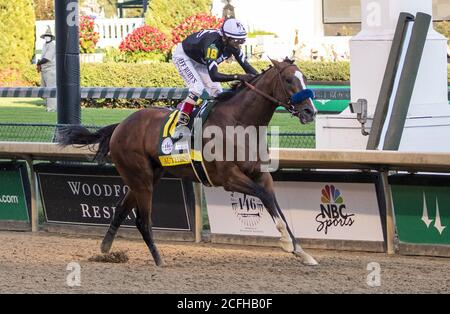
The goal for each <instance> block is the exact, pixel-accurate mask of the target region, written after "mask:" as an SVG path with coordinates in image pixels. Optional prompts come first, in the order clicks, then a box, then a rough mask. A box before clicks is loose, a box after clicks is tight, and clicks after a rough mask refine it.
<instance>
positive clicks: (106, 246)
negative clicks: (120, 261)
mask: <svg viewBox="0 0 450 314" xmlns="http://www.w3.org/2000/svg"><path fill="white" fill-rule="evenodd" d="M111 246H112V242H111V241H105V240H103V241H102V244H101V246H100V250H101V251H102V253H103V254H107V253H109V251H110V250H111Z"/></svg>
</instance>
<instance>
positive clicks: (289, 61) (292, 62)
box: [283, 57, 294, 64]
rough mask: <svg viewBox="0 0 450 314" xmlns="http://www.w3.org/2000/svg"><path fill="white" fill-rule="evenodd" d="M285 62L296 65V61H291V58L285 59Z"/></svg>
mask: <svg viewBox="0 0 450 314" xmlns="http://www.w3.org/2000/svg"><path fill="white" fill-rule="evenodd" d="M283 62H286V63H289V64H294V60H293V59H290V58H289V57H286V58H284V60H283Z"/></svg>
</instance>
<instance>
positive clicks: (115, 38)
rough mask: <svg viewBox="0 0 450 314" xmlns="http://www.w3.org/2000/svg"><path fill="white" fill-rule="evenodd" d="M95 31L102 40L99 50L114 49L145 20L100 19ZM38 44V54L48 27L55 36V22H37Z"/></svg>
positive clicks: (98, 45) (36, 45)
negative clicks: (42, 36) (42, 37)
mask: <svg viewBox="0 0 450 314" xmlns="http://www.w3.org/2000/svg"><path fill="white" fill-rule="evenodd" d="M94 21H95V30H96V31H97V32H98V33H99V35H100V38H99V41H98V43H97V48H106V47H114V48H118V47H119V45H120V43H121V42H122V40H123V39H124V38H125V37H126V36H127V35H128V34H129V33H131V32H132V31H133V30H134V29H135V28H138V27H140V26H142V25H144V19H143V18H126V19H119V18H115V19H100V18H96V19H95V20H94ZM35 25H36V26H35V28H36V43H35V48H36V52H37V54H39V55H40V51H42V48H43V46H44V40H42V39H41V38H40V36H41V35H42V34H44V33H45V31H46V29H47V26H50V27H51V29H52V32H53V34H54V33H55V21H54V20H43V21H36V24H35Z"/></svg>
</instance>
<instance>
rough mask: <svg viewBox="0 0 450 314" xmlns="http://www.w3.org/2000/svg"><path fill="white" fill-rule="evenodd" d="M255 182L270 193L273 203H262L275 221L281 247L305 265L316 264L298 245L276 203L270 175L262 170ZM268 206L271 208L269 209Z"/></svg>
mask: <svg viewBox="0 0 450 314" xmlns="http://www.w3.org/2000/svg"><path fill="white" fill-rule="evenodd" d="M257 183H258V185H261V186H262V187H263V188H264V190H265V191H266V192H267V193H269V194H270V195H272V199H273V203H272V204H267V205H266V204H264V206H266V208H267V209H268V212H269V214H270V215H271V216H272V219H273V221H274V222H275V226H276V228H277V230H278V231H279V232H280V234H281V239H280V246H281V248H282V249H283V250H284V251H286V252H289V253H293V254H294V255H296V256H298V257H299V258H300V259H301V260H302V262H303V263H304V264H305V265H317V264H318V263H317V261H316V260H315V259H314V258H313V257H312V256H311V255H309V254H308V253H306V252H305V251H304V250H303V249H302V247H301V246H300V243H299V242H298V241H297V240H296V239H295V236H294V234H293V232H292V231H291V228H290V227H289V224H288V223H287V221H286V217H285V216H284V214H283V211H282V210H281V208H280V206H279V205H278V201H277V199H276V196H275V191H274V188H273V179H272V176H271V175H270V174H269V173H268V172H263V173H261V175H260V177H259V178H258V180H257ZM261 201H262V200H261ZM269 206H270V208H271V209H269Z"/></svg>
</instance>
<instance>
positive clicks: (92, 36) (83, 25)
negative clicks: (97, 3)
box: [80, 16, 100, 53]
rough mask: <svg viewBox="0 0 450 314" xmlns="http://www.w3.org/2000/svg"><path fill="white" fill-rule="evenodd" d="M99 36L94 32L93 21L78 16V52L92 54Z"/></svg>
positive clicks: (86, 17) (89, 18)
mask: <svg viewBox="0 0 450 314" xmlns="http://www.w3.org/2000/svg"><path fill="white" fill-rule="evenodd" d="M99 37H100V35H99V33H97V32H96V31H95V30H94V19H93V18H91V17H88V16H80V52H81V53H94V52H95V46H96V45H97V42H98V39H99Z"/></svg>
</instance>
